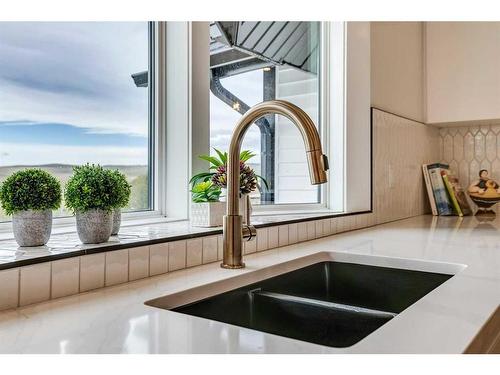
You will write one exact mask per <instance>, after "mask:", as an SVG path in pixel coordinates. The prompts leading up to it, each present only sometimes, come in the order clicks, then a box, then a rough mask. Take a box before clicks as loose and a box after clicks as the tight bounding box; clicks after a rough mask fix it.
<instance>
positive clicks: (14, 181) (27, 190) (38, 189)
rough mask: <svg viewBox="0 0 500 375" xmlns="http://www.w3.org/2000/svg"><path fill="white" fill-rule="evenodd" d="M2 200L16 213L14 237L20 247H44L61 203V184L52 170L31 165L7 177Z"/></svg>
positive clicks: (0, 194)
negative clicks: (53, 211) (53, 217)
mask: <svg viewBox="0 0 500 375" xmlns="http://www.w3.org/2000/svg"><path fill="white" fill-rule="evenodd" d="M0 201H1V202H2V208H3V210H4V211H5V213H6V214H7V215H12V227H13V231H14V238H15V239H16V242H17V243H18V244H19V246H43V245H45V244H46V243H47V242H48V241H49V238H50V233H51V231H52V210H57V209H58V208H59V206H60V205H61V185H60V184H59V181H57V179H56V178H55V177H53V176H52V175H51V174H50V173H48V172H45V171H43V170H41V169H36V168H30V169H24V170H21V171H17V172H15V173H13V174H12V175H10V176H9V177H7V179H6V180H5V181H4V182H3V183H2V186H1V187H0Z"/></svg>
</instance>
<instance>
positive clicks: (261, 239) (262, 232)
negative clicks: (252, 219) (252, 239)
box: [257, 228, 269, 251]
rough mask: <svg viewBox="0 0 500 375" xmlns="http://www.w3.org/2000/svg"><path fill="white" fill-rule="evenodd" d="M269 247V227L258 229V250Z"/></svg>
mask: <svg viewBox="0 0 500 375" xmlns="http://www.w3.org/2000/svg"><path fill="white" fill-rule="evenodd" d="M267 249H269V244H268V230H267V228H259V229H257V251H264V250H267Z"/></svg>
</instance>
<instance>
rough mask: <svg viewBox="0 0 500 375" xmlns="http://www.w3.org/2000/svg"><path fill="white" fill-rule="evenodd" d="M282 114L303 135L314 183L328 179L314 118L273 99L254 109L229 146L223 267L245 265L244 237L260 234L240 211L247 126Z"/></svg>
mask: <svg viewBox="0 0 500 375" xmlns="http://www.w3.org/2000/svg"><path fill="white" fill-rule="evenodd" d="M270 114H278V115H282V116H285V117H287V118H288V119H289V120H290V121H291V122H293V123H294V124H295V125H296V126H297V128H298V129H299V130H300V133H301V134H302V139H303V141H304V143H305V148H306V156H307V164H308V165H309V175H310V178H311V184H313V185H317V184H323V183H325V182H326V181H327V178H326V171H327V170H328V159H327V157H326V155H323V151H322V150H321V141H320V137H319V134H318V131H317V130H316V127H315V126H314V123H313V121H312V120H311V118H310V117H309V116H308V115H307V114H306V113H305V112H304V111H303V110H302V109H300V108H299V107H297V106H296V105H294V104H292V103H289V102H287V101H284V100H270V101H267V102H262V103H260V104H257V105H255V106H253V107H252V108H250V109H249V110H248V111H247V112H246V113H245V114H244V115H243V116H242V117H241V119H240V121H239V122H238V123H237V124H236V127H235V129H234V131H233V135H232V137H231V143H230V145H229V154H228V164H227V199H226V201H227V211H226V215H225V216H224V226H223V237H224V245H223V246H224V247H223V250H224V253H223V258H222V264H221V267H222V268H231V269H235V268H243V267H245V263H243V261H242V260H243V239H245V240H246V241H251V240H253V239H254V238H255V237H256V233H257V231H256V229H255V227H253V226H252V225H250V220H247V222H246V224H245V225H243V218H242V216H241V215H240V214H239V195H240V173H239V171H240V150H241V143H242V141H243V137H244V135H245V133H246V131H247V129H248V128H249V127H250V125H252V124H253V123H254V122H255V121H257V120H258V119H259V118H261V117H263V116H266V115H270Z"/></svg>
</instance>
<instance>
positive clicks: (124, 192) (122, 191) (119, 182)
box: [106, 169, 131, 236]
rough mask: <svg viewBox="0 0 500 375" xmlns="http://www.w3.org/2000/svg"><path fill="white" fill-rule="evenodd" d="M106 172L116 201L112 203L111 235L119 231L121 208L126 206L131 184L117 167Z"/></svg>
mask: <svg viewBox="0 0 500 375" xmlns="http://www.w3.org/2000/svg"><path fill="white" fill-rule="evenodd" d="M106 173H109V178H110V181H111V184H112V185H113V187H114V189H115V191H116V193H115V194H114V196H115V197H116V202H115V203H114V204H113V207H114V209H113V230H112V231H111V235H112V236H114V235H117V234H118V232H119V231H120V225H121V222H122V210H121V209H122V208H124V207H127V205H128V202H129V200H130V189H131V186H130V184H129V183H128V181H127V178H126V177H125V175H124V174H123V173H121V172H120V171H119V170H118V169H114V170H107V171H106Z"/></svg>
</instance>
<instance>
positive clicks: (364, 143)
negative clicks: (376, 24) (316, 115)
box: [345, 22, 372, 212]
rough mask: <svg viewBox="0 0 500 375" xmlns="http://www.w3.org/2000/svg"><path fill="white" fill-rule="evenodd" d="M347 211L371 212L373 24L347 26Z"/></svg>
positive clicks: (364, 23) (361, 23)
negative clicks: (371, 62)
mask: <svg viewBox="0 0 500 375" xmlns="http://www.w3.org/2000/svg"><path fill="white" fill-rule="evenodd" d="M345 40H346V47H347V48H346V95H345V100H346V112H345V114H346V136H345V139H346V157H345V161H346V165H345V176H346V177H345V191H346V205H345V211H346V212H356V211H365V210H370V209H371V191H370V187H371V173H372V171H371V142H370V135H371V129H370V22H348V23H347V27H346V39H345Z"/></svg>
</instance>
